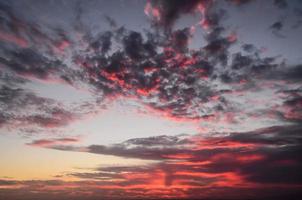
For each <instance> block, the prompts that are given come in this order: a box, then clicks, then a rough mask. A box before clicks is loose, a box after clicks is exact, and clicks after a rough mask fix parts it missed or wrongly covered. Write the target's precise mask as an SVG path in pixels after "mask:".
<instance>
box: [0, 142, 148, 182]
mask: <svg viewBox="0 0 302 200" xmlns="http://www.w3.org/2000/svg"><path fill="white" fill-rule="evenodd" d="M0 146H1V147H0V150H1V149H2V150H1V151H0V157H1V164H0V178H12V179H16V180H32V179H39V180H46V179H57V178H56V177H55V176H56V175H64V174H66V173H72V172H80V171H83V170H84V171H90V170H93V169H95V168H97V167H102V166H112V165H114V166H118V165H143V164H146V163H148V162H146V161H142V160H138V159H125V158H120V157H115V156H105V155H97V154H91V153H84V152H67V151H59V150H53V149H45V148H39V147H31V146H26V145H24V144H23V143H21V142H20V141H19V142H16V141H13V140H11V141H10V140H7V138H1V140H0ZM62 179H63V180H73V179H74V178H72V177H63V178H62Z"/></svg>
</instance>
